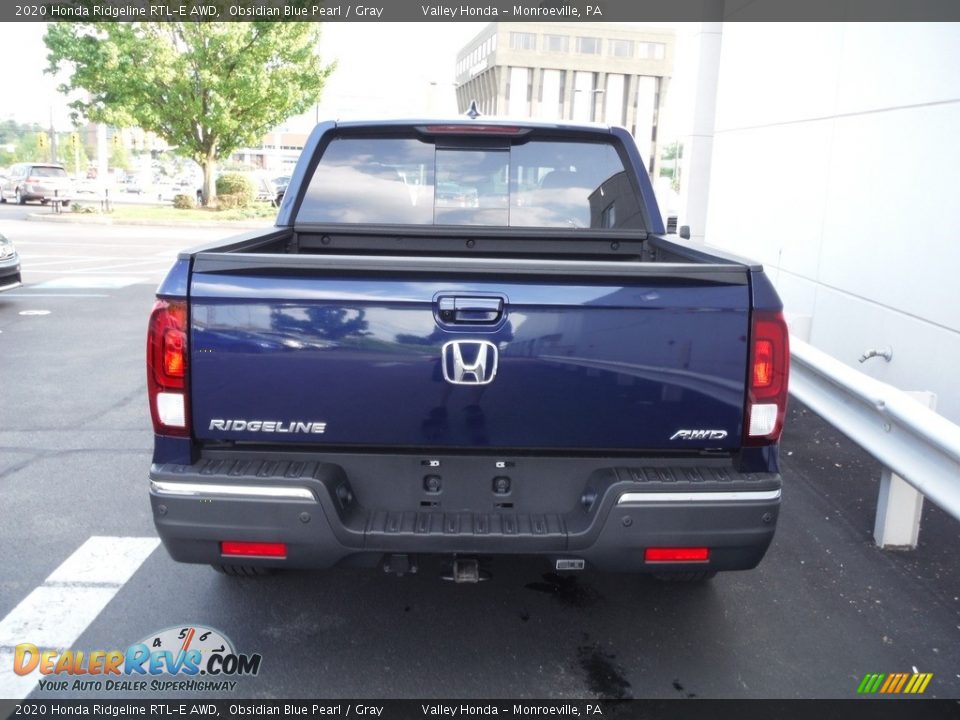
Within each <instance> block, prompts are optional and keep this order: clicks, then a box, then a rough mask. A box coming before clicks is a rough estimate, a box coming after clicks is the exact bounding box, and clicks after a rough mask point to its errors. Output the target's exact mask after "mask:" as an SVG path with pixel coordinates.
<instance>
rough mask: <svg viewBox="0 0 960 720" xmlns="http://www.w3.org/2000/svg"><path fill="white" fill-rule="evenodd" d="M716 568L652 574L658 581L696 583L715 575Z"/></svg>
mask: <svg viewBox="0 0 960 720" xmlns="http://www.w3.org/2000/svg"><path fill="white" fill-rule="evenodd" d="M716 575H717V571H716V570H691V571H688V572H660V573H654V574H653V576H654V577H655V578H656V579H657V580H659V581H660V582H683V583H698V582H706V581H707V580H711V579H713V578H714V577H716Z"/></svg>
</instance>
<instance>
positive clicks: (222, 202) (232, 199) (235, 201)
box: [217, 193, 251, 210]
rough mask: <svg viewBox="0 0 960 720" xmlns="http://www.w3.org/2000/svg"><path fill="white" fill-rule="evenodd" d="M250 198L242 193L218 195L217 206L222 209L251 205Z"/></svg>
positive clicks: (234, 208)
mask: <svg viewBox="0 0 960 720" xmlns="http://www.w3.org/2000/svg"><path fill="white" fill-rule="evenodd" d="M250 204H251V203H250V198H248V197H247V196H246V195H243V194H240V193H233V194H228V195H217V207H218V208H219V209H220V210H236V209H237V208H245V207H249V206H250Z"/></svg>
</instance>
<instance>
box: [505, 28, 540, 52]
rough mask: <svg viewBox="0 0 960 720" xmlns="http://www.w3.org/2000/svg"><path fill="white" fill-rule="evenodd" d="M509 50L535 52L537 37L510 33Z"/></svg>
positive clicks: (529, 34) (528, 34)
mask: <svg viewBox="0 0 960 720" xmlns="http://www.w3.org/2000/svg"><path fill="white" fill-rule="evenodd" d="M510 49H511V50H536V49H537V36H536V34H535V33H525V32H512V33H510Z"/></svg>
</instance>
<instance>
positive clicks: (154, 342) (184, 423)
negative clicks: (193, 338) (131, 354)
mask: <svg viewBox="0 0 960 720" xmlns="http://www.w3.org/2000/svg"><path fill="white" fill-rule="evenodd" d="M186 380H187V303H186V301H183V300H157V302H156V303H155V304H154V306H153V312H152V313H151V314H150V326H149V329H148V331H147V391H148V393H149V395H150V416H151V417H152V418H153V429H154V432H156V433H157V434H158V435H177V436H189V435H190V413H189V412H188V407H187V383H186Z"/></svg>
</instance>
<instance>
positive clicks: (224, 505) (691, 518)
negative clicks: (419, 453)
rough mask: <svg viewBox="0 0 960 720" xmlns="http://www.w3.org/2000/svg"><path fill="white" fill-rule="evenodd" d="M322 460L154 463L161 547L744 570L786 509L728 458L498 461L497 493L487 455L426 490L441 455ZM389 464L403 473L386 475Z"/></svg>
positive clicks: (197, 553)
mask: <svg viewBox="0 0 960 720" xmlns="http://www.w3.org/2000/svg"><path fill="white" fill-rule="evenodd" d="M313 457H315V456H313ZM325 459H326V460H329V462H316V460H309V459H306V457H305V458H302V459H301V458H299V457H297V456H290V455H277V454H273V455H267V454H245V455H243V456H237V455H232V456H223V457H212V458H206V459H204V460H202V461H200V462H199V463H197V464H195V465H191V466H184V465H154V466H153V467H152V468H151V473H150V477H151V489H150V496H151V503H152V506H153V513H154V520H155V522H156V526H157V530H158V532H159V534H160V537H161V539H162V540H163V543H164V545H165V546H166V548H167V550H168V551H169V553H170V555H171V556H172V557H173V558H174V559H175V560H178V561H181V562H195V563H212V564H218V563H224V562H227V563H229V562H231V561H232V562H237V563H240V564H253V565H273V566H288V567H316V568H322V567H330V566H332V565H335V564H337V563H339V562H341V561H343V560H346V559H347V558H351V557H355V556H358V555H364V554H366V555H377V556H379V555H382V554H385V553H405V554H466V555H484V556H485V555H539V556H544V557H545V558H548V559H582V560H584V561H586V564H587V566H592V567H596V568H599V569H602V570H619V571H634V572H660V571H670V570H691V569H704V570H743V569H749V568H752V567H755V566H756V565H757V563H759V562H760V560H761V559H762V557H763V555H764V553H765V552H766V550H767V547H768V546H769V544H770V542H771V540H772V538H773V534H774V528H775V526H776V521H777V515H778V511H779V507H780V492H781V487H780V476H779V475H778V474H775V473H750V474H739V473H736V472H734V471H733V470H731V469H730V468H729V466H724V465H723V464H722V463H712V462H711V463H709V464H696V463H691V462H689V461H687V462H684V461H677V460H673V461H662V462H655V461H651V460H649V459H644V460H642V461H639V460H638V461H637V462H636V463H632V464H631V463H629V462H627V461H624V460H623V459H616V460H610V459H606V460H604V459H600V458H592V459H584V458H576V459H574V458H570V459H566V460H564V459H558V458H551V459H545V458H539V459H532V458H522V459H518V460H516V461H515V462H514V461H500V462H505V464H506V465H507V467H506V469H504V470H499V472H510V473H511V475H512V476H513V477H512V478H511V480H512V486H511V489H510V492H509V493H506V494H503V493H501V494H497V493H495V492H494V490H493V487H492V485H491V484H490V483H489V482H484V481H482V480H480V479H478V478H477V477H470V476H471V475H474V476H476V475H477V473H478V472H479V473H480V474H481V475H482V474H484V473H486V468H487V466H490V467H492V466H493V465H494V463H493V461H492V460H491V459H490V458H489V457H476V458H467V457H462V456H458V457H450V458H443V459H441V460H439V462H440V463H441V468H442V472H443V483H444V486H443V488H442V490H441V491H440V492H439V493H427V492H426V491H425V490H424V483H423V475H424V473H425V472H426V473H430V472H433V469H432V468H430V467H429V466H427V467H426V468H424V465H425V464H426V463H427V462H431V461H430V460H421V459H418V458H410V457H407V456H392V457H386V458H385V457H380V458H377V459H376V460H372V459H369V458H366V459H365V458H364V456H355V455H342V456H328V457H326V458H325ZM390 466H393V467H394V472H393V473H391V474H389V475H388V474H384V473H382V472H378V468H381V467H390ZM561 467H562V468H563V470H562V471H561V470H559V468H561ZM477 468H481V469H480V470H477ZM371 472H373V475H371V474H370V473H371ZM437 472H439V470H438V471H437ZM560 472H563V473H565V474H564V475H563V476H562V477H561V476H559V475H558V473H560ZM578 478H579V483H578ZM578 484H579V487H577V486H578ZM548 490H550V491H549V492H547V491H548ZM225 540H228V541H251V542H253V541H259V542H273V543H276V542H282V543H285V544H286V546H287V555H286V557H285V558H283V559H276V558H247V557H244V558H240V559H232V560H231V559H230V558H225V557H224V556H222V555H221V553H220V543H221V542H222V541H225ZM649 547H707V548H709V560H707V561H706V562H699V563H661V562H658V563H648V562H646V561H645V559H644V552H645V550H646V548H649Z"/></svg>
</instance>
